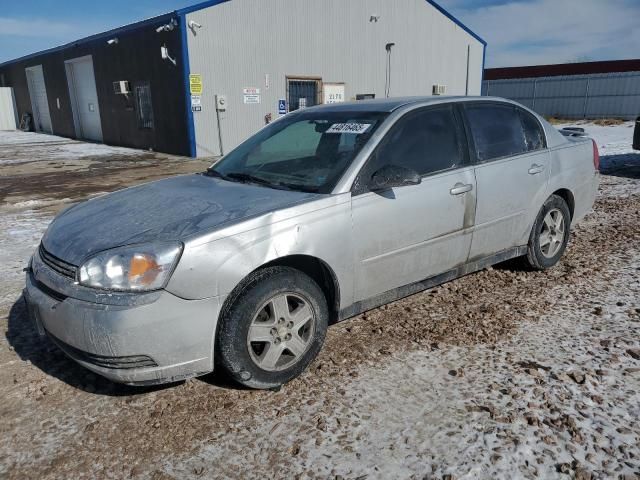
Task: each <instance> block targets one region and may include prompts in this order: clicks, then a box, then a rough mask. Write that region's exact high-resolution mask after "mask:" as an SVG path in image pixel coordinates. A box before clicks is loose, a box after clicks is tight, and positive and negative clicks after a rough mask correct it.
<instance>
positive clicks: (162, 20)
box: [0, 12, 176, 68]
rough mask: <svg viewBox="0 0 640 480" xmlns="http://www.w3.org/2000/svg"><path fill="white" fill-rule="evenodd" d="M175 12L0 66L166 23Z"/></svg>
mask: <svg viewBox="0 0 640 480" xmlns="http://www.w3.org/2000/svg"><path fill="white" fill-rule="evenodd" d="M175 14H176V12H169V13H163V14H162V15H158V16H157V17H153V18H149V19H147V20H141V21H139V22H136V23H131V24H129V25H125V26H123V27H118V28H114V29H112V30H107V31H106V32H102V33H96V34H95V35H90V36H88V37H84V38H81V39H79V40H74V41H72V42H69V43H65V44H64V45H59V46H57V47H52V48H49V49H47V50H41V51H39V52H35V53H30V54H28V55H24V56H22V57H19V58H15V59H13V60H7V61H6V62H2V63H0V68H2V67H4V66H6V65H10V64H12V63H18V62H24V61H27V60H29V59H32V58H35V57H39V56H41V55H47V54H49V53H55V52H59V51H61V50H65V49H67V48H71V47H74V46H76V45H83V44H85V43H90V42H94V41H96V40H101V39H109V38H113V37H116V36H118V35H123V34H125V33H128V32H130V31H132V30H136V29H138V28H143V27H148V26H150V25H154V26H160V25H162V24H164V23H167V22H168V21H169V20H170V19H171V18H172V17H175Z"/></svg>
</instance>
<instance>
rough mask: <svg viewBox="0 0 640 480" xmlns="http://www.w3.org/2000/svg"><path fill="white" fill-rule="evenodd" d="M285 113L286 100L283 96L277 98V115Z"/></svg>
mask: <svg viewBox="0 0 640 480" xmlns="http://www.w3.org/2000/svg"><path fill="white" fill-rule="evenodd" d="M286 113H287V101H286V100H285V99H284V98H281V99H280V100H278V115H284V114H286Z"/></svg>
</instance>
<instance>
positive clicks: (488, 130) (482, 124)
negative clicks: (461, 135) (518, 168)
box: [465, 104, 527, 162]
mask: <svg viewBox="0 0 640 480" xmlns="http://www.w3.org/2000/svg"><path fill="white" fill-rule="evenodd" d="M465 110H466V112H467V118H468V120H469V127H470V128H471V135H472V136H473V142H474V144H475V149H476V156H477V158H478V160H479V161H480V162H486V161H489V160H493V159H496V158H502V157H508V156H511V155H518V154H520V153H524V152H526V151H527V145H526V142H525V137H524V132H523V128H522V122H521V121H520V115H518V112H517V111H516V109H515V107H512V106H510V105H495V104H479V105H470V106H467V107H465Z"/></svg>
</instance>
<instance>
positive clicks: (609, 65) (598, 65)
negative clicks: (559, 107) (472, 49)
mask: <svg viewBox="0 0 640 480" xmlns="http://www.w3.org/2000/svg"><path fill="white" fill-rule="evenodd" d="M637 71H640V58H638V59H628V60H602V61H597V62H581V63H554V64H548V65H527V66H522V67H500V68H487V69H485V71H484V74H485V75H484V80H510V79H517V78H539V77H559V76H568V75H590V74H598V73H623V72H637Z"/></svg>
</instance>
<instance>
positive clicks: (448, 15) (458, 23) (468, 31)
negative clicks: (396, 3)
mask: <svg viewBox="0 0 640 480" xmlns="http://www.w3.org/2000/svg"><path fill="white" fill-rule="evenodd" d="M426 1H427V3H429V4H430V5H432V6H434V7H435V8H436V9H437V10H438V11H439V12H440V13H442V14H443V15H444V16H445V17H447V18H448V19H449V20H451V21H452V22H453V23H455V24H456V25H458V26H459V27H460V28H462V29H463V30H464V31H465V32H467V33H468V34H469V35H471V36H472V37H473V38H475V39H476V40H478V41H479V42H480V43H482V45H484V46H485V47H486V46H487V42H485V41H484V40H483V39H482V38H481V37H480V36H479V35H478V34H477V33H475V32H473V31H472V30H471V29H470V28H469V27H467V26H466V25H465V24H464V23H462V22H461V21H460V20H458V19H457V18H456V17H454V16H453V15H451V14H450V13H449V12H447V11H446V10H445V9H444V8H443V7H441V6H440V5H438V4H437V3H436V2H434V0H426Z"/></svg>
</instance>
